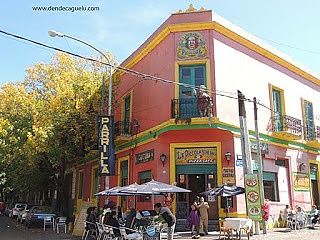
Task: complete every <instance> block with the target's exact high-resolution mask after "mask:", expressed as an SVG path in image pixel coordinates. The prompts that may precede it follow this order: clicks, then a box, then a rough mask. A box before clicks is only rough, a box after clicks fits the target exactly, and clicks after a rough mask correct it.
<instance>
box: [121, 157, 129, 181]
mask: <svg viewBox="0 0 320 240" xmlns="http://www.w3.org/2000/svg"><path fill="white" fill-rule="evenodd" d="M126 185H128V160H126V161H121V163H120V186H126Z"/></svg>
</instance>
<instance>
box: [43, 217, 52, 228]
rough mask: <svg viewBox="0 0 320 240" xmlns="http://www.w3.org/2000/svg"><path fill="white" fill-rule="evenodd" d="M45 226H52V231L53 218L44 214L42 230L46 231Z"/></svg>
mask: <svg viewBox="0 0 320 240" xmlns="http://www.w3.org/2000/svg"><path fill="white" fill-rule="evenodd" d="M46 226H52V230H53V231H54V219H53V217H52V216H45V217H44V218H43V231H46Z"/></svg>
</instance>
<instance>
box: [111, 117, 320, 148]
mask: <svg viewBox="0 0 320 240" xmlns="http://www.w3.org/2000/svg"><path fill="white" fill-rule="evenodd" d="M209 128H216V129H221V130H228V131H231V132H233V133H235V134H240V128H239V127H236V126H232V125H229V124H225V123H222V122H219V123H214V124H212V125H211V127H210V126H209V125H208V124H189V125H176V124H171V125H169V126H165V127H163V128H160V129H158V130H157V131H155V132H151V133H150V132H149V133H147V134H145V135H143V136H141V137H138V138H136V139H134V140H132V141H130V142H128V143H125V144H122V145H120V146H117V147H116V151H117V152H119V151H122V150H123V149H126V148H130V147H132V146H135V145H137V144H139V143H141V142H145V141H148V140H150V139H153V138H155V137H156V136H159V135H160V134H162V133H165V132H168V131H173V130H188V129H209ZM249 135H250V137H252V138H255V131H252V130H249ZM259 137H260V138H261V140H262V141H266V142H270V143H278V144H283V145H287V146H288V148H290V147H289V144H290V145H292V146H293V147H297V148H302V149H305V150H308V151H313V152H316V153H318V154H320V149H318V148H314V147H310V146H307V145H305V144H303V143H299V142H294V141H286V140H282V139H279V138H275V137H272V136H269V135H267V134H264V133H259Z"/></svg>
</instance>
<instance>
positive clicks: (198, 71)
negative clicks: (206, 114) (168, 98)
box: [179, 65, 207, 118]
mask: <svg viewBox="0 0 320 240" xmlns="http://www.w3.org/2000/svg"><path fill="white" fill-rule="evenodd" d="M179 82H180V83H184V84H188V85H190V86H200V85H204V86H206V85H207V84H206V66H205V65H192V66H180V67H179ZM199 116H200V113H199V111H198V99H197V98H196V97H195V95H194V89H193V88H192V87H186V86H182V85H181V86H179V118H192V117H199Z"/></svg>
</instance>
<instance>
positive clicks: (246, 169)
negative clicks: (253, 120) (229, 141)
mask: <svg viewBox="0 0 320 240" xmlns="http://www.w3.org/2000/svg"><path fill="white" fill-rule="evenodd" d="M244 100H245V96H244V95H243V94H242V92H240V91H239V90H238V104H239V120H240V138H241V150H242V160H243V174H252V173H253V171H252V163H251V151H250V146H249V133H248V127H247V114H246V108H245V104H244Z"/></svg>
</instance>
